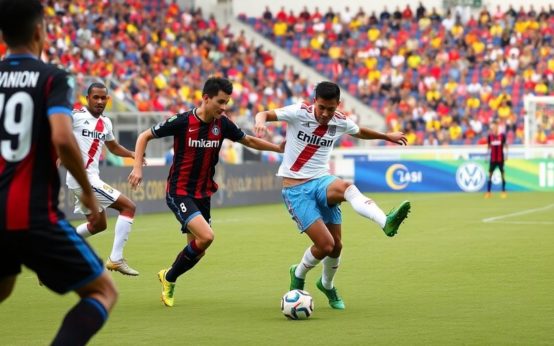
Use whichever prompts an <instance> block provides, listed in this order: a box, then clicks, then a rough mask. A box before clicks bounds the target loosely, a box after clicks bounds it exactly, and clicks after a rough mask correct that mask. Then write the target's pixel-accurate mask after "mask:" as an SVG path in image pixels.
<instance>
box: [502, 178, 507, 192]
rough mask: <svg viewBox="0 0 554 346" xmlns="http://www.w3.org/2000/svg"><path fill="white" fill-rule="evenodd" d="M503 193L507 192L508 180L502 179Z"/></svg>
mask: <svg viewBox="0 0 554 346" xmlns="http://www.w3.org/2000/svg"><path fill="white" fill-rule="evenodd" d="M502 191H506V180H504V179H502Z"/></svg>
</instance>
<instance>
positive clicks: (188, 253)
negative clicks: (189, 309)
mask: <svg viewBox="0 0 554 346" xmlns="http://www.w3.org/2000/svg"><path fill="white" fill-rule="evenodd" d="M187 229H188V230H189V231H190V233H188V234H187V245H186V246H185V248H184V249H183V250H182V251H181V252H180V253H179V254H178V255H177V258H175V261H174V262H173V264H172V265H171V268H170V269H169V270H168V272H167V274H166V279H167V280H168V281H170V282H175V281H177V278H178V277H179V276H181V275H183V274H184V273H186V272H187V271H189V270H191V269H192V268H193V267H194V266H195V265H196V264H197V263H198V262H199V261H200V259H201V258H202V257H203V256H204V253H205V251H206V250H207V249H208V247H209V246H210V245H211V243H212V242H213V240H214V232H213V230H212V228H211V227H210V225H209V224H208V222H207V221H206V219H205V218H204V216H202V215H201V214H199V215H197V216H196V217H194V218H193V219H192V220H190V221H189V222H188V224H187Z"/></svg>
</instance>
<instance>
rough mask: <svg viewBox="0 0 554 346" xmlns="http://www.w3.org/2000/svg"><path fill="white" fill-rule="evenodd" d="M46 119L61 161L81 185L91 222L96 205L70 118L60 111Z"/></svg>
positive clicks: (83, 201)
mask: <svg viewBox="0 0 554 346" xmlns="http://www.w3.org/2000/svg"><path fill="white" fill-rule="evenodd" d="M48 119H49V121H50V127H51V128H52V143H53V144H54V146H55V147H56V151H57V152H58V156H59V157H60V161H61V163H62V164H63V165H64V166H65V167H66V168H67V170H68V171H69V172H70V173H71V174H72V175H73V177H75V180H77V182H78V183H79V185H81V188H82V189H83V194H82V196H81V198H80V199H81V202H82V203H83V204H84V205H85V207H87V208H88V209H89V210H91V222H93V223H94V222H96V221H97V220H98V218H99V213H98V206H97V204H96V198H95V197H94V194H93V192H92V188H91V186H90V183H89V181H88V178H87V174H86V172H85V169H84V166H83V159H82V158H81V153H80V151H79V147H78V145H77V141H76V140H75V136H73V129H72V125H71V118H70V117H68V116H67V115H65V114H61V113H60V114H52V115H51V116H50V117H49V118H48Z"/></svg>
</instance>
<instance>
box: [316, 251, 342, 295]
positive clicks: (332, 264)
mask: <svg viewBox="0 0 554 346" xmlns="http://www.w3.org/2000/svg"><path fill="white" fill-rule="evenodd" d="M322 262H323V275H322V276H321V283H322V284H323V287H325V288H326V289H328V290H330V289H331V288H333V287H335V286H334V284H333V279H334V277H335V274H336V273H337V270H338V269H339V264H340V257H337V258H333V257H329V256H327V257H325V258H324V259H323V261H322Z"/></svg>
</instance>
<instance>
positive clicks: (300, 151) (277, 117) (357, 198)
mask: <svg viewBox="0 0 554 346" xmlns="http://www.w3.org/2000/svg"><path fill="white" fill-rule="evenodd" d="M339 104H340V89H339V87H338V86H337V85H336V84H334V83H331V82H322V83H320V84H318V85H317V87H316V88H315V99H314V104H313V105H307V104H304V103H300V104H295V105H291V106H287V107H284V108H279V109H275V110H269V111H263V112H259V113H258V114H256V123H255V126H254V129H255V131H256V134H257V135H258V136H262V135H263V134H264V133H265V132H266V131H267V128H266V125H265V123H266V121H285V122H286V123H287V134H286V145H285V154H284V158H283V162H282V163H281V166H280V167H279V171H278V173H277V175H278V176H280V177H283V190H282V194H283V199H284V201H285V205H286V207H287V209H288V211H289V213H290V214H291V216H292V219H293V220H294V221H295V222H296V224H297V226H298V228H299V229H300V232H302V233H305V234H307V235H308V236H309V237H310V239H311V240H312V242H313V245H312V246H310V247H309V248H308V249H307V250H306V251H305V253H304V256H303V257H302V260H301V262H300V264H295V265H293V266H291V267H290V276H291V283H290V289H291V290H292V289H304V280H305V278H306V274H307V273H308V271H310V270H311V269H312V268H314V267H315V266H316V265H317V264H318V263H319V262H321V261H322V262H323V275H322V276H321V277H320V278H319V280H318V281H317V284H316V285H317V288H318V289H319V290H320V291H322V292H323V293H324V294H325V295H326V296H327V298H328V299H329V304H330V305H331V307H332V308H334V309H344V308H345V305H344V302H343V300H342V298H341V297H340V296H339V295H338V292H337V289H336V287H335V286H334V284H333V279H334V277H335V274H336V271H337V269H338V267H339V263H340V254H341V249H342V243H341V232H342V230H341V223H342V217H341V210H340V207H339V205H340V203H341V202H344V201H348V202H349V203H350V204H351V205H352V207H353V208H354V210H355V211H356V212H357V213H358V214H360V215H362V216H364V217H366V218H368V219H370V220H373V221H374V222H376V223H377V224H378V225H379V226H380V227H381V228H382V229H383V231H384V232H385V234H386V235H387V236H389V237H392V236H394V235H395V234H396V232H397V230H398V227H399V226H400V224H401V223H402V221H404V219H405V218H406V217H407V215H408V212H409V211H410V202H408V201H404V202H402V203H401V204H400V205H399V206H398V208H396V209H394V210H392V211H391V212H390V213H389V214H387V215H385V213H383V211H382V210H381V209H380V208H379V207H378V206H377V204H376V203H375V202H374V201H373V200H371V199H369V198H367V197H366V196H364V195H363V194H362V193H361V192H360V191H359V190H358V188H357V187H356V186H355V185H353V184H351V183H349V182H346V181H344V180H342V179H339V178H337V177H335V176H332V175H330V174H329V172H328V167H329V159H330V156H331V150H332V149H333V145H334V143H335V141H336V140H337V139H338V138H339V137H341V136H342V135H344V134H349V135H351V136H353V137H356V138H360V139H366V140H369V139H382V140H386V141H389V142H393V143H396V144H400V145H406V137H405V136H404V134H403V133H401V132H390V133H386V134H385V133H381V132H377V131H373V130H370V129H368V128H360V127H358V125H356V124H355V123H354V122H353V121H352V120H350V119H349V118H347V117H345V116H344V115H342V114H341V113H339V112H338V111H337V107H338V106H339Z"/></svg>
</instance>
